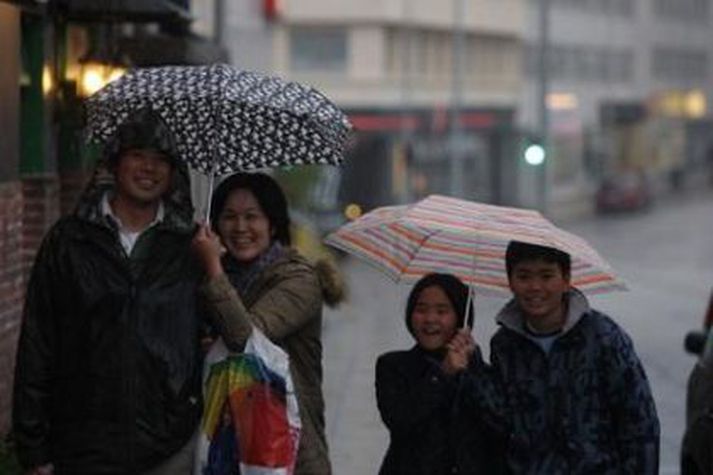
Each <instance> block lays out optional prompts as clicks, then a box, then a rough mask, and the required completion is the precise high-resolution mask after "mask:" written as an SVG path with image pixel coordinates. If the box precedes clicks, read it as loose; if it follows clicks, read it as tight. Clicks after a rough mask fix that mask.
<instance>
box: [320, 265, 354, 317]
mask: <svg viewBox="0 0 713 475" xmlns="http://www.w3.org/2000/svg"><path fill="white" fill-rule="evenodd" d="M314 270H315V272H316V273H317V277H319V283H320V285H321V286H322V297H323V298H324V303H325V304H327V306H329V307H332V308H333V307H336V306H338V305H339V304H340V303H342V302H344V301H345V300H346V299H347V287H346V283H345V282H344V276H343V275H342V272H341V271H340V270H339V268H338V267H337V265H336V264H335V263H334V261H332V260H331V259H328V258H321V259H319V260H317V261H316V262H315V263H314Z"/></svg>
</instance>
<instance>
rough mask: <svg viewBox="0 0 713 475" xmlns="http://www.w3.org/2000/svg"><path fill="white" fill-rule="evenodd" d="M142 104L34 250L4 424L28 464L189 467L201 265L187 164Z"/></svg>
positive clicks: (42, 469)
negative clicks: (8, 418) (8, 419)
mask: <svg viewBox="0 0 713 475" xmlns="http://www.w3.org/2000/svg"><path fill="white" fill-rule="evenodd" d="M174 157H175V146H174V142H173V140H172V135H171V134H170V132H169V131H168V129H167V128H166V126H165V124H164V123H163V121H162V120H161V119H160V118H159V117H158V116H157V115H155V114H154V113H151V112H150V111H142V112H139V113H137V114H136V115H135V116H134V117H132V118H131V120H129V121H128V122H126V123H125V124H124V125H123V126H122V127H121V128H120V129H119V131H118V132H117V135H116V137H115V140H114V141H113V142H112V143H110V144H109V145H108V147H107V162H108V168H109V171H110V172H111V173H104V174H102V173H96V174H95V177H94V179H93V181H92V182H91V183H90V185H89V186H88V187H87V189H86V190H85V191H84V194H83V195H82V197H81V198H80V202H79V204H78V206H77V209H76V211H75V212H74V213H73V214H72V215H70V216H66V217H64V218H62V219H60V220H59V221H58V222H57V223H56V224H55V225H54V226H53V227H52V229H50V231H49V232H48V234H47V236H46V237H45V239H44V241H43V243H42V246H41V248H40V250H39V252H38V255H37V258H36V261H35V264H34V267H33V270H32V276H31V278H30V282H29V285H28V289H27V297H26V302H25V309H24V316H23V322H22V331H21V336H20V341H19V347H18V353H17V366H16V370H15V388H14V407H13V429H14V434H15V438H16V441H17V448H18V455H19V458H20V461H21V463H22V465H23V466H24V467H25V468H26V469H27V470H28V472H29V473H31V474H36V475H40V474H53V473H55V474H92V475H98V474H141V473H151V474H154V473H156V474H158V473H161V474H163V473H171V474H174V473H175V474H179V473H186V474H188V473H190V469H191V464H192V447H191V439H192V435H193V433H194V432H195V429H196V427H197V424H198V420H199V417H200V410H201V404H200V370H201V352H200V346H199V327H200V325H199V322H198V318H197V313H198V312H197V309H196V300H195V292H194V289H195V286H196V282H197V272H196V269H195V268H194V265H193V262H192V260H191V257H190V254H189V253H188V252H187V251H188V246H189V244H190V240H191V235H192V231H193V224H192V207H191V205H190V190H189V184H188V179H187V175H186V172H185V168H184V167H182V166H180V165H179V164H178V163H176V162H175V161H174Z"/></svg>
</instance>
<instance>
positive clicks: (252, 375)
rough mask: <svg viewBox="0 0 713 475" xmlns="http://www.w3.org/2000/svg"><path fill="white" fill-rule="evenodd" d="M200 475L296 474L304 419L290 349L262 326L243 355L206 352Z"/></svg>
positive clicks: (218, 347)
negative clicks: (298, 401)
mask: <svg viewBox="0 0 713 475" xmlns="http://www.w3.org/2000/svg"><path fill="white" fill-rule="evenodd" d="M203 382H204V383H203V391H204V408H203V418H202V420H201V425H200V430H199V434H198V445H197V450H196V461H195V464H194V472H193V473H194V475H238V474H240V475H291V474H292V473H293V472H294V467H295V462H296V460H297V447H298V445H299V436H300V429H301V423H300V418H299V409H298V406H297V398H296V396H295V392H294V387H293V384H292V378H291V376H290V372H289V359H288V356H287V353H285V352H284V350H282V348H280V347H279V346H277V345H275V344H274V343H272V342H271V341H270V340H269V339H268V338H267V337H266V336H265V335H263V334H262V332H260V331H259V330H257V329H253V333H252V334H251V336H250V338H249V339H248V341H247V343H246V345H245V350H244V352H243V353H231V352H230V351H229V350H228V349H227V348H226V347H225V344H224V343H223V340H222V339H218V340H216V342H215V343H214V344H213V346H212V347H211V349H210V351H209V352H208V354H207V356H206V362H205V366H204V370H203Z"/></svg>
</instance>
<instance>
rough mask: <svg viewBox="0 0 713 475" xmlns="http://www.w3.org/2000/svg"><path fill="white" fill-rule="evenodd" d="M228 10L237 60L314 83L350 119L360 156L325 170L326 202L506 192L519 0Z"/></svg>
mask: <svg viewBox="0 0 713 475" xmlns="http://www.w3.org/2000/svg"><path fill="white" fill-rule="evenodd" d="M225 8H226V12H225V15H224V22H225V24H224V26H223V30H224V35H225V36H224V41H225V45H226V48H228V49H229V51H230V54H231V61H232V62H233V64H235V65H237V66H239V67H243V68H246V69H253V70H259V71H265V72H268V73H274V74H277V75H279V76H281V77H284V78H288V79H290V80H295V81H299V82H302V83H305V84H310V85H313V86H314V87H316V88H317V89H319V90H320V91H322V92H324V93H325V94H326V95H327V96H328V97H330V98H331V99H333V100H334V101H335V102H336V103H337V104H338V105H339V106H340V107H342V108H343V109H344V110H346V112H347V113H348V115H349V116H350V118H351V120H352V122H353V124H354V126H355V131H356V132H355V143H354V144H353V147H352V152H351V156H350V157H349V158H348V160H347V163H346V164H345V166H344V168H343V170H342V171H341V172H337V171H333V170H329V169H324V170H322V171H320V173H324V174H325V175H329V176H327V177H326V178H327V179H326V180H325V187H324V189H321V190H317V191H316V194H317V195H319V196H320V198H319V199H318V200H317V201H321V202H322V204H323V205H324V207H325V208H329V207H332V206H333V203H334V201H335V200H336V201H338V202H339V205H340V206H341V205H345V204H347V203H350V202H351V203H355V204H358V205H359V206H361V207H363V208H365V209H370V208H372V207H374V206H379V205H384V204H390V203H395V202H405V201H410V200H413V199H416V198H418V197H421V196H424V195H426V194H431V193H450V194H455V195H460V196H463V197H467V198H474V199H485V200H498V199H499V198H498V197H499V196H504V195H506V194H507V193H506V188H507V180H505V179H502V180H500V181H502V182H504V183H505V185H503V186H502V187H501V186H494V185H493V183H494V181H493V177H495V178H497V177H499V176H500V175H503V176H505V175H507V173H511V170H504V169H502V168H503V167H504V165H503V164H505V163H506V162H507V160H506V159H505V158H502V159H501V158H500V156H501V155H502V156H504V155H505V154H506V152H505V151H504V150H501V149H504V148H505V146H504V145H503V144H504V143H505V142H506V140H505V137H506V136H507V135H508V134H510V133H515V131H514V122H513V120H514V116H515V109H516V106H517V102H518V99H519V97H520V90H521V87H522V64H523V48H522V31H523V27H524V19H525V5H524V2H523V1H522V0H469V1H464V0H455V1H447V2H433V1H430V0H365V1H360V2H353V1H349V0H293V1H290V2H277V1H271V0H237V1H234V2H227V3H226V4H225ZM496 156H497V157H498V158H497V159H495V158H493V157H496ZM509 166H510V167H511V168H512V166H513V165H512V164H510V165H509ZM335 174H338V175H340V176H339V177H335V176H334V175H335ZM496 181H497V180H496ZM335 182H339V185H338V186H335ZM498 183H499V181H498ZM337 195H339V196H337ZM330 196H331V197H330Z"/></svg>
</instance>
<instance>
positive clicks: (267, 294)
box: [193, 173, 341, 475]
mask: <svg viewBox="0 0 713 475" xmlns="http://www.w3.org/2000/svg"><path fill="white" fill-rule="evenodd" d="M211 223H212V226H213V228H212V229H210V228H209V227H208V226H206V225H204V226H202V227H201V229H200V230H199V231H198V233H197V235H196V237H195V238H194V240H193V249H194V252H195V254H196V255H197V257H198V258H199V260H200V262H201V263H202V266H203V269H204V271H205V274H206V275H205V279H204V282H203V285H202V286H201V287H200V289H199V290H200V294H201V296H202V297H203V299H204V301H205V303H206V305H207V308H208V310H209V313H210V316H211V324H212V325H213V327H214V329H215V330H216V332H217V333H218V334H219V335H220V337H222V339H223V341H224V343H225V345H226V346H227V347H228V348H229V349H230V350H232V351H234V352H242V351H243V350H244V348H245V345H246V342H247V341H248V339H249V338H250V337H251V335H252V334H253V331H254V330H258V333H262V334H264V335H265V336H266V337H267V338H268V339H269V340H271V341H272V343H274V344H276V345H278V346H280V347H281V348H282V349H283V350H284V351H285V352H286V353H287V355H288V357H289V360H290V364H289V371H290V375H291V377H292V380H293V381H294V386H295V392H296V396H297V403H298V405H299V415H300V419H301V423H302V429H301V433H300V441H299V448H298V452H297V466H296V468H295V472H294V473H295V474H297V475H307V474H309V475H328V474H330V473H331V467H330V462H329V456H328V451H327V441H326V436H325V432H324V399H323V396H322V387H321V386H322V343H321V333H322V302H323V301H324V302H326V303H327V304H336V303H337V302H338V301H339V300H340V298H341V288H340V284H339V282H338V280H334V279H333V278H330V276H331V277H333V276H334V270H333V269H331V268H328V267H327V266H326V265H325V264H324V263H321V264H320V263H318V264H317V265H312V264H311V263H310V262H308V261H307V260H306V259H305V258H303V257H302V256H301V255H299V254H298V253H297V251H295V250H294V249H291V248H290V247H289V246H290V243H291V236H290V228H289V226H290V219H289V216H288V212H287V200H286V198H285V195H284V193H283V192H282V189H281V188H280V186H279V185H278V184H277V182H276V181H275V180H274V179H273V178H271V177H270V176H268V175H265V174H262V173H250V174H248V173H237V174H235V175H232V176H231V177H229V178H228V179H226V180H225V181H223V182H222V183H221V184H220V186H219V187H218V188H217V189H216V191H215V193H214V194H213V200H212V206H211ZM216 233H217V234H216ZM221 244H222V246H225V249H226V250H227V252H225V254H222V250H221Z"/></svg>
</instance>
